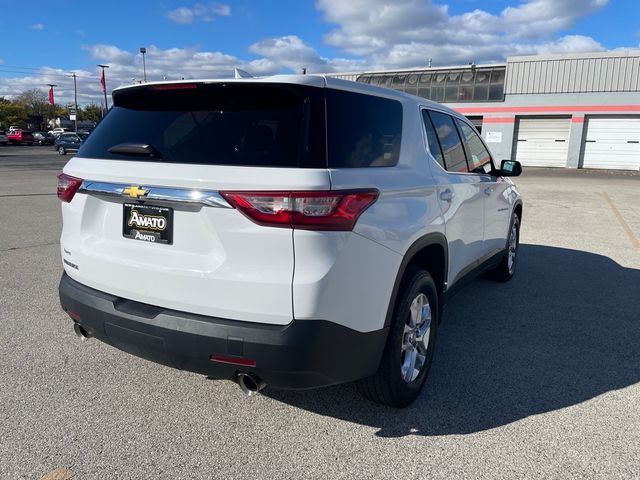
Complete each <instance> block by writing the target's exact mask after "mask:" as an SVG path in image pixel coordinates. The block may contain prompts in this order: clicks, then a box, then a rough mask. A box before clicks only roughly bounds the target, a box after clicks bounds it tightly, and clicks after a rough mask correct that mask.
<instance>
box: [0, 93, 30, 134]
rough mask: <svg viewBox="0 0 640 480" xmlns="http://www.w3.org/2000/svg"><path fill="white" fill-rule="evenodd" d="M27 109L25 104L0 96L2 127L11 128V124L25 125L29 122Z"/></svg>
mask: <svg viewBox="0 0 640 480" xmlns="http://www.w3.org/2000/svg"><path fill="white" fill-rule="evenodd" d="M27 116H28V113H27V109H26V107H25V106H24V105H22V104H20V103H18V102H15V101H12V100H7V99H6V98H4V97H0V127H2V128H3V129H5V130H6V129H7V128H9V126H10V125H20V126H24V125H25V124H26V122H27Z"/></svg>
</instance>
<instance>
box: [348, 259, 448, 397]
mask: <svg viewBox="0 0 640 480" xmlns="http://www.w3.org/2000/svg"><path fill="white" fill-rule="evenodd" d="M419 298H420V299H422V301H423V302H424V305H425V306H426V307H428V309H429V312H428V318H426V315H425V313H427V312H426V310H424V309H420V312H421V315H414V316H413V320H412V315H411V311H412V309H411V307H412V306H414V312H415V311H416V308H415V307H419V305H420V303H419V301H418V299H419ZM438 300H439V299H438V293H437V289H436V285H435V283H434V281H433V279H432V278H431V275H430V274H429V272H427V271H426V270H418V269H411V270H408V271H407V273H406V275H405V280H404V281H403V283H402V285H401V287H400V290H399V292H398V296H397V299H396V305H395V307H394V310H393V317H392V320H391V325H390V328H389V335H388V337H387V343H386V345H385V349H384V353H383V354H382V359H381V361H380V365H379V367H378V371H377V372H376V373H375V374H374V375H373V376H371V377H368V378H365V379H362V380H360V381H358V384H357V385H358V389H359V390H360V392H361V393H362V394H363V395H364V396H365V397H366V398H368V399H369V400H372V401H374V402H376V403H380V404H382V405H387V406H390V407H396V408H403V407H406V406H408V405H410V404H411V403H413V401H414V400H415V399H416V398H418V395H420V392H421V391H422V387H423V386H424V383H425V380H426V378H427V375H428V373H429V368H430V367H431V362H432V359H433V352H434V349H435V341H436V336H437V332H438V323H439V320H440V318H439V315H440V313H439V312H440V309H439V305H438ZM416 302H417V303H416ZM427 302H428V303H427ZM418 317H420V318H418ZM416 319H418V322H416V323H418V325H417V328H414V327H412V326H410V324H411V323H412V322H414V321H415V320H416ZM420 320H422V321H423V322H424V323H422V331H423V335H422V341H421V338H420V337H421V336H420V334H419V331H420V330H421V329H420V328H419V327H420V324H419V321H420ZM427 322H429V326H428V327H425V324H426V323H427ZM412 347H413V350H412ZM413 352H415V356H414V354H413ZM421 355H422V356H423V357H424V358H423V359H422V365H421V367H420V368H417V366H415V367H414V368H410V367H411V359H412V358H414V360H413V361H414V362H420V360H421V359H420V356H421ZM414 365H416V364H415V363H414ZM407 367H409V368H407Z"/></svg>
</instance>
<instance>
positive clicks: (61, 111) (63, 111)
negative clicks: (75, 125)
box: [49, 105, 69, 118]
mask: <svg viewBox="0 0 640 480" xmlns="http://www.w3.org/2000/svg"><path fill="white" fill-rule="evenodd" d="M49 108H51V106H49ZM58 117H60V118H69V109H68V108H67V107H66V106H65V105H56V118H58Z"/></svg>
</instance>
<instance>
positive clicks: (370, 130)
mask: <svg viewBox="0 0 640 480" xmlns="http://www.w3.org/2000/svg"><path fill="white" fill-rule="evenodd" d="M401 136H402V104H401V103H400V102H398V101H396V100H390V99H387V98H380V97H374V96H371V95H364V94H360V93H353V92H345V91H342V90H327V140H328V145H329V151H328V158H329V167H332V168H345V167H347V168H349V167H350V168H353V167H389V166H393V165H396V164H397V163H398V158H399V156H400V138H401Z"/></svg>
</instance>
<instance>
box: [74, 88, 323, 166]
mask: <svg viewBox="0 0 640 480" xmlns="http://www.w3.org/2000/svg"><path fill="white" fill-rule="evenodd" d="M114 105H115V106H114V108H113V109H112V110H111V111H110V112H109V114H108V115H107V116H106V117H105V118H104V119H103V120H102V121H101V122H100V124H99V125H98V126H97V127H96V129H95V131H93V132H92V134H91V135H90V136H89V137H88V138H87V139H86V141H85V142H84V143H83V144H82V147H81V148H80V151H79V152H78V156H81V157H91V158H107V159H117V160H136V161H153V162H172V163H185V164H186V163H192V164H207V165H234V166H261V167H311V168H321V167H326V147H325V146H326V139H325V129H324V115H325V106H324V92H323V89H321V88H316V87H309V86H303V85H285V84H264V83H261V84H248V83H226V84H225V83H215V84H201V83H194V84H176V85H175V86H170V85H158V86H153V85H150V86H147V87H142V88H131V89H124V90H120V91H116V92H115V94H114ZM123 144H124V145H125V147H124V148H116V149H114V148H113V147H116V146H117V145H123ZM127 144H128V145H129V146H130V145H132V144H133V145H138V146H140V145H143V146H146V145H149V146H150V148H147V147H145V149H141V148H137V151H136V148H133V149H132V148H127V147H126V145H127ZM110 149H111V150H112V151H109V150H110ZM114 150H115V151H114ZM149 152H152V153H149Z"/></svg>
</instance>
